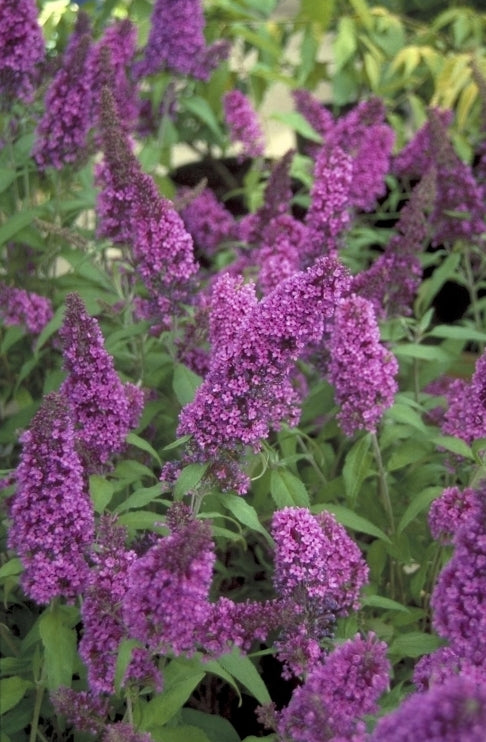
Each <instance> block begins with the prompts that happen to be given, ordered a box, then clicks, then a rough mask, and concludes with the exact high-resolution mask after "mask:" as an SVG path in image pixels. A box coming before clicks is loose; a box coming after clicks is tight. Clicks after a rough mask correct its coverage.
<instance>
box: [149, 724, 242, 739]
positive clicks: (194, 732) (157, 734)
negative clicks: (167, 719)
mask: <svg viewBox="0 0 486 742" xmlns="http://www.w3.org/2000/svg"><path fill="white" fill-rule="evenodd" d="M150 735H151V737H152V739H153V740H154V742H211V739H210V738H209V737H208V736H207V735H206V734H205V732H204V731H203V730H202V729H198V727H195V726H190V725H187V724H183V725H182V726H178V727H169V728H168V727H158V726H157V727H156V728H151V730H150ZM238 739H239V738H238Z"/></svg>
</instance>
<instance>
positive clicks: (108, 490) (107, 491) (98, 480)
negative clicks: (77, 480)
mask: <svg viewBox="0 0 486 742" xmlns="http://www.w3.org/2000/svg"><path fill="white" fill-rule="evenodd" d="M113 492H114V488H113V485H112V483H111V482H108V481H107V480H106V479H105V478H104V477H101V476H100V475H99V474H92V475H91V476H90V478H89V493H90V495H91V500H92V502H93V507H94V509H95V512H97V513H103V512H104V511H105V508H106V506H107V505H108V503H109V502H110V500H111V498H112V497H113Z"/></svg>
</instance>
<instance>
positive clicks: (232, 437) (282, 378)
mask: <svg viewBox="0 0 486 742" xmlns="http://www.w3.org/2000/svg"><path fill="white" fill-rule="evenodd" d="M348 285H349V276H348V273H347V271H346V269H345V268H343V266H342V265H341V264H340V263H339V262H338V261H337V260H335V259H332V258H322V259H321V260H320V261H317V262H316V263H315V265H314V266H312V267H311V268H309V269H308V270H307V271H303V272H300V273H295V274H294V275H293V276H291V277H290V278H288V279H286V280H285V281H282V283H280V284H279V285H278V286H277V287H276V289H275V290H274V291H273V292H272V293H270V294H269V295H268V296H266V297H265V298H264V299H263V300H262V301H261V302H259V303H258V304H257V305H256V306H255V307H254V308H253V309H252V311H251V312H249V314H248V315H247V316H246V318H245V320H244V322H242V323H241V325H240V326H239V328H238V330H237V333H236V334H235V340H234V343H233V344H232V346H231V347H230V348H229V353H227V354H225V356H224V357H220V358H218V360H217V362H216V363H215V364H214V365H213V366H212V367H211V369H210V371H209V373H208V375H207V376H206V378H205V380H204V382H203V384H202V385H201V386H200V387H199V389H198V390H197V392H196V396H195V399H194V401H193V402H191V403H190V404H188V405H186V406H185V407H184V408H183V410H182V412H181V414H180V418H179V427H178V435H180V436H182V435H186V434H189V435H191V436H192V438H191V441H190V444H189V447H190V450H191V451H190V454H189V456H190V457H191V458H192V460H196V461H210V460H213V468H214V466H215V467H216V468H217V467H218V464H217V462H218V460H221V457H222V458H223V459H226V461H227V464H230V462H231V460H233V462H234V460H235V457H236V454H237V452H241V448H242V447H244V446H246V445H249V446H252V447H253V448H254V449H255V450H257V449H258V448H259V446H260V440H261V439H262V438H265V437H266V436H267V435H268V433H269V429H270V427H277V426H278V425H279V424H280V423H281V422H282V421H283V420H287V419H289V418H290V419H292V420H295V418H296V416H298V407H297V400H298V394H296V392H295V390H294V389H293V387H292V385H291V383H290V378H291V375H292V373H293V371H294V368H295V361H296V360H297V359H298V358H299V356H300V355H301V354H302V353H303V352H304V350H305V349H306V348H307V346H308V345H309V344H311V343H313V342H318V341H319V340H320V339H321V338H322V335H323V333H324V329H325V327H326V323H327V322H328V321H329V320H330V319H331V318H332V316H333V314H334V307H335V304H336V302H337V301H338V297H340V296H341V295H342V293H344V292H345V291H346V290H347V288H348ZM225 466H226V465H225ZM225 466H223V469H224V468H225ZM230 470H231V476H229V480H228V482H227V485H226V486H228V485H229V486H231V485H230V484H229V482H230V480H231V477H232V476H233V475H234V473H235V472H234V471H233V468H232V467H231V466H230ZM247 486H248V483H246V485H245V484H244V483H243V482H242V481H240V482H239V483H238V487H239V488H240V489H239V490H238V491H245V489H244V488H245V487H247Z"/></svg>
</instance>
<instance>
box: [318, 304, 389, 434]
mask: <svg viewBox="0 0 486 742" xmlns="http://www.w3.org/2000/svg"><path fill="white" fill-rule="evenodd" d="M330 352H331V360H330V366H329V378H330V381H331V384H333V386H334V392H335V398H336V402H337V404H338V405H340V407H341V409H340V411H339V412H338V415H337V417H338V420H339V424H340V425H341V427H342V429H343V431H344V433H345V434H346V435H347V436H353V435H354V434H355V433H356V432H357V431H358V430H367V431H368V432H370V433H375V432H376V428H377V425H378V423H379V422H380V420H381V418H382V417H383V414H384V412H385V410H387V409H388V408H389V407H391V406H392V404H393V400H394V397H395V393H396V391H397V388H398V386H397V382H396V380H395V376H396V375H397V373H398V363H397V360H396V358H395V356H394V355H393V354H392V353H391V352H390V351H389V350H387V349H386V348H385V346H384V345H382V343H381V342H380V332H379V328H378V324H377V321H376V317H375V313H374V311H373V305H372V304H371V302H369V301H367V300H366V299H363V298H362V297H360V296H356V295H355V294H352V295H351V296H348V297H346V298H345V299H341V301H340V302H339V304H338V306H337V308H336V316H335V320H334V324H333V326H332V330H331V342H330Z"/></svg>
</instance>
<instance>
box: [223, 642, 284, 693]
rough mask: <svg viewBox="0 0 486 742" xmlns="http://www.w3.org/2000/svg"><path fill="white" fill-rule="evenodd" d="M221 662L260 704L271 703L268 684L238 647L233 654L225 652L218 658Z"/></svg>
mask: <svg viewBox="0 0 486 742" xmlns="http://www.w3.org/2000/svg"><path fill="white" fill-rule="evenodd" d="M218 662H219V664H220V665H221V666H222V667H223V668H224V669H225V670H227V671H228V672H229V673H230V674H231V675H232V676H233V677H234V678H236V680H238V682H239V683H241V684H242V685H243V686H244V687H245V688H246V689H247V690H248V691H250V693H251V694H252V696H253V697H254V698H256V700H257V701H258V703H260V704H262V705H263V704H265V703H271V700H272V699H271V698H270V694H269V692H268V690H267V686H266V685H265V683H264V682H263V680H262V678H261V675H260V674H259V673H258V671H257V669H256V667H255V665H254V664H253V662H252V661H251V659H250V658H249V657H247V656H246V655H242V654H241V653H240V651H239V650H238V649H236V648H235V649H234V650H233V651H232V652H231V654H224V655H223V656H222V657H220V658H219V660H218Z"/></svg>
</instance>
